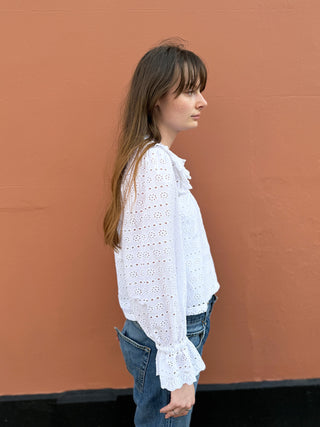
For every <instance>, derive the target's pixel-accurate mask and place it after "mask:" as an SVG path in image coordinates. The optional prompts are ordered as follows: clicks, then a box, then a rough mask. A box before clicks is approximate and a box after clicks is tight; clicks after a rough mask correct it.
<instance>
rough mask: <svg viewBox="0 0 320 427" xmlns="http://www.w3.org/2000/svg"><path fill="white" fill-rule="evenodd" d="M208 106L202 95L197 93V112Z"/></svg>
mask: <svg viewBox="0 0 320 427" xmlns="http://www.w3.org/2000/svg"><path fill="white" fill-rule="evenodd" d="M207 105H208V103H207V101H206V100H205V98H204V96H203V95H202V93H199V98H198V100H197V105H196V108H197V109H198V110H202V109H203V108H204V107H206V106H207Z"/></svg>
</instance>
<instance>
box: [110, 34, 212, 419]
mask: <svg viewBox="0 0 320 427" xmlns="http://www.w3.org/2000/svg"><path fill="white" fill-rule="evenodd" d="M206 79H207V71H206V67H205V65H204V63H203V62H202V60H201V59H200V58H199V57H198V56H197V55H195V54H194V53H193V52H191V51H189V50H186V49H184V47H183V46H182V45H178V44H175V43H170V42H169V43H168V42H166V43H165V44H162V45H160V46H157V47H155V48H153V49H151V50H149V51H148V52H147V53H146V54H145V55H144V56H143V57H142V59H141V60H140V62H139V63H138V65H137V67H136V70H135V72H134V75H133V77H132V80H131V85H130V89H129V92H128V96H127V100H126V104H125V109H124V114H123V123H122V131H121V134H120V137H119V146H118V154H117V157H116V162H115V169H114V174H113V178H112V194H113V197H112V201H111V204H110V207H109V209H108V211H107V213H106V216H105V219H104V233H105V242H106V244H109V245H111V246H112V247H113V249H114V256H115V265H116V272H117V281H118V291H119V294H118V295H119V303H120V306H121V308H122V310H123V313H124V315H125V318H126V321H125V324H124V327H123V329H122V331H120V330H119V329H117V328H115V329H116V331H117V334H118V338H119V341H120V347H121V350H122V353H123V356H124V360H125V363H126V366H127V369H128V370H129V372H130V373H131V374H132V375H133V377H134V389H133V398H134V401H135V403H136V412H135V418H134V421H135V425H136V426H138V427H142V426H145V427H152V426H155V427H159V426H169V425H170V426H171V425H172V426H189V425H190V419H191V411H192V407H193V405H194V403H195V390H196V386H197V383H198V380H199V373H200V371H202V370H204V369H205V364H204V362H203V360H202V358H201V354H202V349H203V345H204V343H205V341H206V339H207V336H208V332H209V327H210V314H211V310H212V307H213V304H214V302H215V300H216V299H217V297H216V296H215V293H216V292H217V291H218V289H219V287H220V285H219V283H218V280H217V276H216V272H215V267H214V263H213V260H212V256H211V253H210V247H209V243H208V240H207V236H206V232H205V229H204V225H203V221H202V217H201V213H200V209H199V206H198V204H197V202H196V200H195V198H194V196H193V195H192V193H191V192H190V189H191V188H192V186H191V184H190V181H189V180H190V179H191V176H190V173H189V171H188V170H187V169H186V168H185V166H184V163H185V159H182V158H180V157H178V156H177V155H176V154H174V153H173V151H172V150H171V146H172V144H173V142H174V140H175V137H176V135H177V134H178V133H179V132H180V131H184V130H188V129H194V128H196V127H197V126H198V122H199V118H200V116H201V114H202V110H203V109H204V108H205V107H206V105H207V102H206V100H205V99H204V97H203V95H202V92H203V90H204V88H205V86H206Z"/></svg>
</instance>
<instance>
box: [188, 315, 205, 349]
mask: <svg viewBox="0 0 320 427" xmlns="http://www.w3.org/2000/svg"><path fill="white" fill-rule="evenodd" d="M205 332H206V328H205V324H204V323H203V322H201V323H196V324H187V337H188V338H189V340H190V341H191V342H192V344H193V345H194V346H195V347H196V349H197V350H200V347H201V344H202V341H203V338H204V336H205Z"/></svg>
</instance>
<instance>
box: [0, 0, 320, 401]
mask: <svg viewBox="0 0 320 427" xmlns="http://www.w3.org/2000/svg"><path fill="white" fill-rule="evenodd" d="M0 7H1V9H0V28H1V45H2V47H1V56H0V69H1V75H2V77H1V80H0V85H1V90H0V115H1V121H0V127H1V139H0V140H1V156H0V162H1V164H0V218H1V222H0V227H1V228H0V235H1V256H0V259H1V261H0V262H1V268H0V275H1V298H0V305H1V306H0V337H1V351H0V379H1V381H0V393H1V394H2V395H5V394H28V393H51V392H60V391H65V390H76V389H93V388H107V387H114V388H117V387H130V386H131V385H132V382H131V378H130V377H129V374H127V373H126V372H125V367H124V363H123V361H122V357H121V353H120V349H119V347H118V341H117V340H116V337H115V333H114V329H113V326H114V325H117V326H121V325H122V323H123V316H122V313H121V311H120V309H119V306H118V300H117V288H116V275H115V269H114V261H113V253H112V252H111V250H110V249H109V248H107V247H105V246H104V243H103V236H102V225H101V224H102V220H103V215H104V209H105V205H106V201H107V200H108V197H109V196H110V193H109V191H110V189H109V184H108V179H110V177H111V169H110V166H111V164H112V160H113V156H114V142H113V141H114V140H113V137H114V135H115V132H116V122H117V117H118V112H119V106H120V102H121V99H122V98H123V95H124V93H125V91H126V88H127V83H128V80H129V78H130V76H131V73H132V71H133V69H134V67H135V64H136V63H137V61H138V59H139V58H140V57H141V56H142V55H143V54H144V52H145V51H146V50H147V49H149V48H150V47H151V46H153V45H154V44H155V43H157V42H158V41H160V40H161V39H163V38H167V37H169V36H180V37H182V38H184V39H186V40H188V41H189V42H190V43H189V45H188V46H189V48H190V49H193V50H194V51H196V52H197V53H198V54H199V55H201V56H202V57H203V58H204V60H205V61H206V63H207V65H208V69H209V81H208V86H207V89H206V91H205V95H206V98H207V100H208V108H207V111H206V113H205V114H204V115H203V118H202V119H201V122H200V126H199V129H197V130H193V131H189V132H187V133H185V134H181V135H179V137H178V139H177V140H176V141H175V143H174V145H173V147H172V150H173V151H175V152H176V154H178V155H179V156H181V157H183V158H186V159H187V163H186V167H187V168H188V169H189V170H190V172H191V175H192V181H191V183H192V185H193V190H192V191H193V193H194V195H195V196H196V198H197V200H198V202H199V205H200V208H201V210H202V214H203V219H204V223H205V226H206V229H207V233H208V238H209V241H210V245H211V248H212V253H213V257H214V261H215V265H216V270H217V274H218V278H219V281H220V283H221V289H220V291H219V293H218V296H219V300H218V302H217V304H216V305H215V308H214V315H213V316H214V317H213V324H212V331H211V334H210V337H209V340H208V345H207V347H206V349H205V352H204V358H205V361H206V363H207V370H206V371H205V372H204V373H203V374H202V377H201V382H202V383H231V382H242V381H259V380H281V379H297V378H315V377H319V376H320V368H319V359H320V345H319V339H318V333H319V322H320V311H319V299H320V287H319V283H320V282H319V279H320V267H319V255H320V253H319V252H320V251H319V248H320V220H319V218H320V202H319V180H320V147H319V137H320V128H319V111H320V84H319V75H320V51H319V47H320V31H319V14H320V4H319V2H318V1H316V0H313V1H312V0H309V1H308V0H304V1H302V0H281V1H280V0H268V1H267V0H244V1H241V2H239V1H238V0H203V1H202V2H200V3H199V2H198V3H197V2H196V3H195V2H194V1H190V0H183V1H182V0H176V1H174V2H172V1H168V0H162V1H161V2H155V1H150V0H134V1H131V0H130V1H129V0H125V1H115V0H114V1H107V0H57V1H53V0H51V1H49V0H47V1H43V0H38V1H36V0H34V1H28V2H24V1H12V0H10V1H9V0H7V1H5V0H2V1H1V3H0Z"/></svg>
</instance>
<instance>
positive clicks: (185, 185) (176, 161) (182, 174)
mask: <svg viewBox="0 0 320 427" xmlns="http://www.w3.org/2000/svg"><path fill="white" fill-rule="evenodd" d="M156 145H158V146H159V147H161V148H162V149H163V150H164V151H166V152H167V153H168V154H169V156H170V157H171V160H172V163H173V165H174V166H175V171H176V173H177V175H178V178H179V182H180V188H179V194H183V193H186V192H187V190H190V189H191V188H192V185H191V184H190V179H191V175H190V172H189V171H188V169H186V168H185V166H184V164H185V162H186V159H182V158H181V157H179V156H177V155H176V154H175V153H174V152H173V151H171V150H170V148H169V147H168V146H167V145H164V144H162V143H161V142H158V143H157V144H156Z"/></svg>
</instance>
